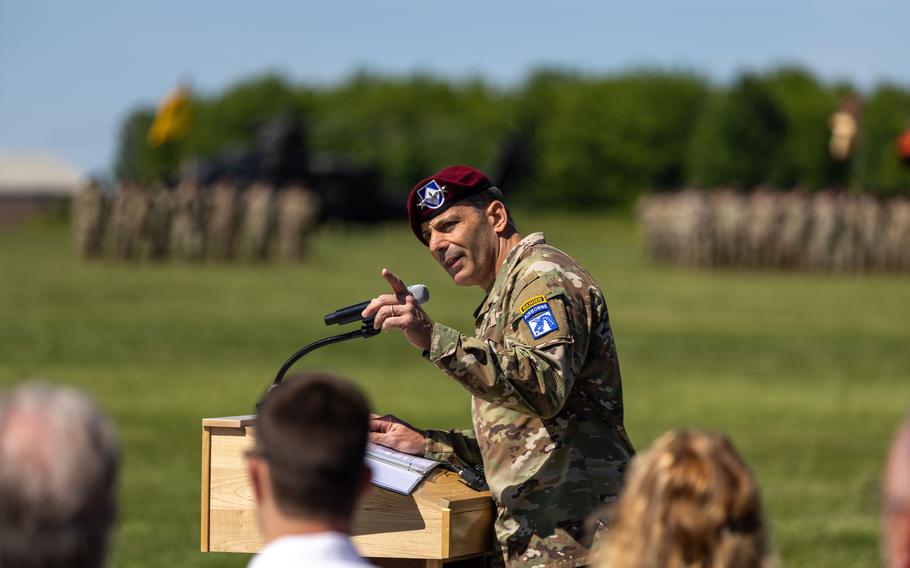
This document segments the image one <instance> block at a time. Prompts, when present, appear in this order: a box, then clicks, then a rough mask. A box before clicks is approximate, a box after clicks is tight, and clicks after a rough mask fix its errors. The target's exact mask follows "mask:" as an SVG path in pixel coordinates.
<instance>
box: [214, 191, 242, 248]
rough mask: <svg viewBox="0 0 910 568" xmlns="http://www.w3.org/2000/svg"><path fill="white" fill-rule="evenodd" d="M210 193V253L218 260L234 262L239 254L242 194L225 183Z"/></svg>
mask: <svg viewBox="0 0 910 568" xmlns="http://www.w3.org/2000/svg"><path fill="white" fill-rule="evenodd" d="M209 191H210V192H211V196H212V206H211V218H210V219H209V223H208V233H209V251H210V254H211V256H212V258H215V259H217V260H232V259H233V258H234V257H235V255H236V252H237V251H236V248H237V247H236V245H237V232H238V231H239V229H240V220H241V217H240V214H241V209H240V206H241V201H240V192H239V191H237V187H236V186H234V185H233V184H231V183H228V182H223V181H222V182H218V183H216V184H215V186H214V187H212V188H210V190H209Z"/></svg>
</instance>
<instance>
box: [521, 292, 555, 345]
mask: <svg viewBox="0 0 910 568" xmlns="http://www.w3.org/2000/svg"><path fill="white" fill-rule="evenodd" d="M520 311H521V317H522V319H523V320H525V324H527V326H528V329H529V330H531V335H532V336H533V337H534V339H540V338H541V337H543V336H544V335H546V334H548V333H550V332H551V331H556V330H557V329H559V326H558V325H557V324H556V318H555V317H553V310H551V309H550V304H549V303H547V299H546V298H544V297H543V296H534V297H533V298H531V299H530V300H528V301H527V302H525V303H524V304H522V305H521V308H520Z"/></svg>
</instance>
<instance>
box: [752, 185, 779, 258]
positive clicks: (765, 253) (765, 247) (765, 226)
mask: <svg viewBox="0 0 910 568" xmlns="http://www.w3.org/2000/svg"><path fill="white" fill-rule="evenodd" d="M747 209H748V223H747V225H746V243H745V244H746V246H745V251H746V260H745V264H746V266H749V267H755V268H762V267H765V266H768V264H769V263H770V256H771V249H772V247H773V243H774V239H775V238H776V237H777V236H778V233H779V230H780V227H779V225H780V216H779V215H778V207H777V194H776V193H775V192H774V191H772V190H770V189H768V188H759V189H757V190H756V191H753V192H752V194H751V195H750V196H749V202H748V205H747Z"/></svg>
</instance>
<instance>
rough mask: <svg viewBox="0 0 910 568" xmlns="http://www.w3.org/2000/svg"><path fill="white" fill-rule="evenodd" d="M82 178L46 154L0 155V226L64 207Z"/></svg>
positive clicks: (71, 168)
mask: <svg viewBox="0 0 910 568" xmlns="http://www.w3.org/2000/svg"><path fill="white" fill-rule="evenodd" d="M83 179H84V176H83V174H82V173H81V172H80V171H79V170H77V169H76V168H74V167H73V166H71V165H69V164H67V163H66V162H64V161H62V160H60V159H59V158H57V157H55V156H52V155H48V154H0V225H9V224H13V223H17V222H21V221H22V220H24V219H26V218H28V217H29V216H32V215H35V214H38V213H42V212H46V211H49V210H52V209H55V208H60V207H64V206H66V205H67V203H68V202H69V200H70V198H71V197H72V195H73V193H75V192H76V189H77V188H78V187H79V184H80V183H82V182H83Z"/></svg>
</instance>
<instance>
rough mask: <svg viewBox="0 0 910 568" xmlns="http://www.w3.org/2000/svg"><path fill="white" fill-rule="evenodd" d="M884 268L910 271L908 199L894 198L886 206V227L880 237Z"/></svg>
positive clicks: (909, 210)
mask: <svg viewBox="0 0 910 568" xmlns="http://www.w3.org/2000/svg"><path fill="white" fill-rule="evenodd" d="M882 241H883V244H882V249H883V251H884V257H885V260H884V261H883V262H884V264H885V267H886V268H888V269H890V270H899V271H903V272H907V271H910V199H907V198H906V197H895V198H894V199H892V200H891V202H890V203H889V205H888V225H887V227H886V229H885V232H884V234H883V235H882Z"/></svg>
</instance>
